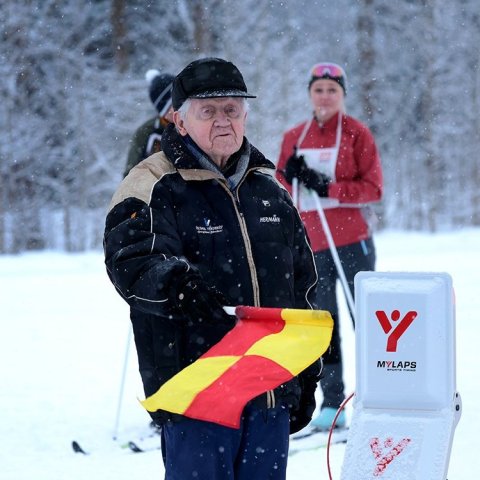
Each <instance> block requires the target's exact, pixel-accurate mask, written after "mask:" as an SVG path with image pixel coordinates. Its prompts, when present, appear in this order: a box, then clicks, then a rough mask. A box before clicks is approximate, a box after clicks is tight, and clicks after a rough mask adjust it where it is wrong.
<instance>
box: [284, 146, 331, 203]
mask: <svg viewBox="0 0 480 480" xmlns="http://www.w3.org/2000/svg"><path fill="white" fill-rule="evenodd" d="M294 177H296V178H298V180H299V182H302V183H303V184H304V185H305V186H306V187H307V188H309V189H311V190H315V191H316V192H317V194H318V196H319V197H328V185H329V184H330V183H331V181H332V180H331V178H330V177H328V176H327V175H325V174H323V173H321V172H317V171H315V170H313V169H311V168H308V167H307V164H306V163H305V158H304V157H303V155H300V156H299V157H297V155H296V153H294V154H293V155H292V156H291V157H290V158H289V159H288V160H287V164H286V166H285V180H286V181H287V182H288V183H289V184H290V185H291V184H292V180H293V178H294Z"/></svg>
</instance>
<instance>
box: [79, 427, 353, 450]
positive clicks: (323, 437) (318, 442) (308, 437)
mask: <svg viewBox="0 0 480 480" xmlns="http://www.w3.org/2000/svg"><path fill="white" fill-rule="evenodd" d="M328 436H329V432H328V431H324V430H322V431H319V430H316V429H315V428H312V427H311V426H307V427H305V428H304V429H303V430H301V431H300V432H297V433H295V434H293V435H292V436H291V437H290V447H289V455H295V454H297V453H300V452H305V451H309V450H317V449H320V448H325V447H326V446H327V444H328ZM347 438H348V428H335V429H334V430H333V433H332V437H331V439H330V444H331V445H335V444H341V443H346V442H347ZM119 446H120V447H121V448H122V449H126V448H128V449H129V450H130V451H132V452H133V453H144V452H151V451H154V450H160V449H161V445H160V438H159V436H158V435H148V436H146V437H142V438H140V439H138V440H135V441H134V440H130V441H128V442H126V443H122V444H119ZM72 449H73V451H74V452H75V453H80V454H83V455H89V451H88V450H85V449H84V448H82V446H81V445H80V444H79V443H78V442H77V441H76V440H74V441H73V442H72Z"/></svg>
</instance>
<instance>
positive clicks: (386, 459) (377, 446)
mask: <svg viewBox="0 0 480 480" xmlns="http://www.w3.org/2000/svg"><path fill="white" fill-rule="evenodd" d="M410 441H411V440H410V438H402V440H400V442H398V443H397V444H396V445H394V442H393V438H391V437H389V438H387V439H386V440H385V441H384V442H383V446H382V445H381V443H380V439H379V438H378V437H373V438H371V439H370V448H371V449H372V453H373V456H374V457H375V460H376V461H377V466H376V467H375V470H374V471H373V476H374V477H379V476H380V475H382V474H383V473H384V472H385V469H386V468H387V466H388V465H389V464H390V463H391V462H392V460H393V459H394V458H395V457H397V456H398V455H400V454H401V453H402V452H403V450H404V449H405V447H406V446H407V445H408V444H409V443H410ZM383 448H388V449H389V451H388V452H387V453H385V452H384V450H383Z"/></svg>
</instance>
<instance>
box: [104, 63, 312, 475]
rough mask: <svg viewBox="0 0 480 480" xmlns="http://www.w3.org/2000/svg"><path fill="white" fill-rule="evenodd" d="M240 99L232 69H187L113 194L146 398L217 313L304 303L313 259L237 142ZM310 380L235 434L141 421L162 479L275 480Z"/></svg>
mask: <svg viewBox="0 0 480 480" xmlns="http://www.w3.org/2000/svg"><path fill="white" fill-rule="evenodd" d="M246 98H255V97H254V96H253V95H251V94H250V93H248V92H247V87H246V85H245V82H244V80H243V77H242V74H241V73H240V71H239V70H238V69H237V67H235V65H233V64H232V63H230V62H227V61H225V60H222V59H218V58H204V59H200V60H196V61H194V62H192V63H190V64H189V65H188V66H187V67H185V68H184V69H183V70H182V71H181V72H180V73H179V74H178V75H177V76H176V77H175V80H174V82H173V91H172V100H173V107H174V110H175V112H174V116H173V118H174V124H172V125H169V126H167V128H166V129H165V132H164V134H163V136H162V152H160V153H156V154H154V155H152V156H151V157H149V158H148V159H146V160H145V161H143V162H141V164H140V165H138V166H136V167H134V168H133V169H132V170H131V172H130V174H129V175H128V176H127V177H126V178H125V179H124V180H123V182H122V183H121V185H120V187H119V188H118V190H117V192H116V193H115V194H114V197H113V199H112V202H111V205H110V208H109V212H108V215H107V219H106V229H105V237H104V248H105V262H106V266H107V272H108V275H109V277H110V279H111V281H112V282H113V284H114V285H115V287H116V289H117V290H118V292H119V293H120V295H121V296H122V297H123V298H124V299H125V300H126V301H127V302H128V303H129V305H130V307H131V309H132V310H134V311H135V312H136V314H135V315H132V317H131V318H132V322H133V329H134V334H135V343H136V348H137V354H138V361H139V368H140V374H141V377H142V380H143V385H144V390H145V395H146V396H150V395H152V394H153V393H155V392H156V391H157V390H158V389H159V387H160V386H161V385H162V384H164V383H165V382H166V381H167V380H168V379H170V378H171V377H173V376H174V375H175V374H176V373H178V372H179V371H181V370H182V369H183V368H185V367H186V366H188V365H189V364H191V363H192V362H194V361H195V360H197V359H198V358H199V357H200V356H201V355H202V354H203V353H205V352H206V351H207V350H208V349H209V348H210V347H212V346H213V345H215V344H216V343H217V342H218V341H219V340H220V339H221V338H223V336H224V335H225V334H226V333H227V332H228V331H229V330H231V329H232V328H233V327H234V325H235V320H236V319H235V317H234V316H230V315H228V314H227V313H226V312H225V310H224V309H223V306H224V305H251V306H263V307H283V308H301V309H311V308H312V307H311V298H310V297H311V295H312V294H313V291H314V288H315V283H316V281H317V274H316V269H315V264H314V260H313V253H312V251H311V248H310V244H309V241H308V238H307V236H306V233H305V229H304V227H303V224H302V222H301V219H300V217H299V215H298V212H297V210H296V208H295V207H294V206H293V204H292V200H291V197H290V195H289V194H288V192H287V191H286V190H285V189H284V188H283V187H282V186H281V185H280V183H279V182H278V181H277V180H276V179H275V177H274V171H275V170H274V169H275V167H274V164H273V163H272V162H270V161H269V160H267V159H266V158H265V157H264V156H263V155H262V153H260V151H258V150H257V149H256V148H255V147H254V146H253V145H251V144H250V143H249V141H248V140H247V139H246V138H245V137H244V132H245V123H246V117H247V103H246ZM136 318H138V319H140V321H138V322H136V320H135V319H136ZM319 374H320V361H318V362H315V363H314V364H312V365H311V366H310V367H308V368H307V369H306V370H304V371H303V372H302V373H301V374H300V375H298V376H297V377H294V378H293V379H292V380H290V381H289V382H287V383H285V384H283V385H280V386H279V387H277V388H276V389H275V390H273V391H268V392H266V393H264V394H262V395H260V396H258V397H256V398H254V399H253V400H251V401H250V402H249V403H248V404H247V405H246V407H245V409H244V412H243V415H242V420H241V426H240V429H238V430H237V429H233V428H228V427H224V426H221V425H218V424H214V423H210V422H205V421H199V420H194V419H191V418H187V417H185V416H180V415H176V414H171V413H169V412H166V411H157V412H154V413H151V415H152V418H153V419H154V420H155V422H157V423H158V424H159V425H161V426H162V432H161V438H162V455H163V460H164V464H165V471H166V475H165V478H166V479H167V480H170V479H184V478H193V477H195V478H200V479H216V480H223V479H225V480H227V479H230V480H231V479H235V480H242V479H248V480H252V479H262V480H263V479H275V480H281V479H285V476H286V466H287V458H288V443H289V434H290V433H294V432H296V431H298V430H300V429H301V428H303V427H304V426H305V425H307V424H308V422H309V421H310V419H311V417H312V414H313V412H314V410H315V398H314V393H315V390H316V387H317V382H318V378H319ZM220 401H221V399H219V402H220Z"/></svg>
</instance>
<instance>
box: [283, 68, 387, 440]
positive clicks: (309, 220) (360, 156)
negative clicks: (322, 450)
mask: <svg viewBox="0 0 480 480" xmlns="http://www.w3.org/2000/svg"><path fill="white" fill-rule="evenodd" d="M308 93H309V96H310V101H311V104H312V107H313V114H312V116H311V117H310V119H308V120H307V121H305V122H303V123H301V124H300V125H298V126H296V127H294V128H292V129H291V130H288V131H287V132H286V133H285V134H284V136H283V142H282V148H281V152H280V158H279V160H278V164H277V177H278V179H279V180H280V181H281V182H282V183H283V184H284V185H285V187H286V188H287V189H288V190H289V191H290V193H291V194H292V196H293V198H294V199H296V201H297V207H298V209H299V210H300V214H301V217H302V220H303V222H304V224H305V226H306V228H307V232H308V235H309V237H310V241H311V244H312V249H313V252H314V255H315V263H316V266H317V270H318V276H319V280H318V286H317V295H316V300H317V305H316V306H317V308H319V309H322V310H328V311H330V313H331V314H332V317H333V319H334V321H335V327H334V331H333V337H332V343H331V348H330V349H329V351H328V353H327V354H326V355H325V356H324V359H323V360H324V373H323V378H322V380H321V381H320V385H321V388H322V392H323V402H322V405H321V409H320V414H319V415H318V416H317V417H316V418H315V419H314V420H313V421H312V423H311V424H312V425H313V426H314V427H316V429H319V430H327V429H329V428H330V425H331V423H332V421H333V418H334V416H335V413H336V411H337V409H338V407H339V406H340V404H341V402H342V401H343V400H344V398H345V393H344V384H343V367H342V352H341V342H340V332H339V328H338V307H337V299H336V283H337V279H338V278H339V274H338V272H337V268H336V266H335V262H334V258H333V256H332V253H331V250H330V248H329V244H328V242H327V236H326V234H325V231H324V228H323V227H322V223H321V221H320V216H319V214H318V211H317V204H316V201H315V198H314V195H313V193H312V192H315V193H316V194H317V195H318V197H320V203H321V205H322V209H323V211H324V212H325V217H326V220H327V223H328V227H329V230H330V232H331V236H332V239H333V242H334V244H335V249H336V251H337V252H338V257H339V259H340V262H341V266H342V267H343V272H344V274H345V278H346V280H347V282H348V286H349V290H350V292H351V295H352V297H353V279H354V276H355V274H356V273H357V272H359V271H365V270H374V268H375V247H374V244H373V240H372V234H371V231H370V228H369V224H368V222H367V220H366V217H367V215H366V213H367V209H368V206H367V204H369V203H373V202H378V201H379V200H380V199H381V196H382V189H383V179H382V168H381V164H380V157H379V154H378V150H377V147H376V145H375V140H374V138H373V136H372V133H371V132H370V130H369V129H368V128H367V127H366V126H365V125H363V124H362V123H361V122H359V121H358V120H356V119H355V118H352V117H350V116H348V115H346V114H345V106H344V99H345V94H346V75H345V71H344V70H343V68H341V67H340V66H338V65H336V64H333V63H319V64H316V65H314V66H313V68H312V70H311V73H310V80H309V84H308ZM294 178H295V179H297V181H294V180H293V179H294ZM292 184H293V186H294V188H293V190H295V191H292ZM352 319H353V316H352ZM344 425H345V414H344V412H342V413H341V415H340V416H339V418H338V419H337V426H339V427H341V426H344Z"/></svg>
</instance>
